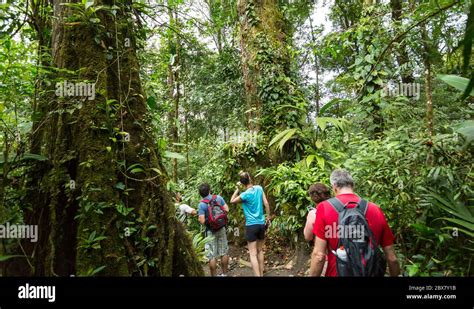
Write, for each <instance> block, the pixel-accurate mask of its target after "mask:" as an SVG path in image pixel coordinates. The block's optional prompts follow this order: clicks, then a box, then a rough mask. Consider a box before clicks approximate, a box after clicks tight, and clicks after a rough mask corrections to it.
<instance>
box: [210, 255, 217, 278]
mask: <svg viewBox="0 0 474 309" xmlns="http://www.w3.org/2000/svg"><path fill="white" fill-rule="evenodd" d="M209 270H210V271H211V276H212V277H215V276H216V275H217V260H216V259H215V258H213V259H211V260H210V261H209Z"/></svg>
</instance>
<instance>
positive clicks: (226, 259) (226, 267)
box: [221, 255, 229, 275]
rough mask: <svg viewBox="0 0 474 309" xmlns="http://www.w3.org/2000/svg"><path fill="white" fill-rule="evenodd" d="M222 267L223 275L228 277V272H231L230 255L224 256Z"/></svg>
mask: <svg viewBox="0 0 474 309" xmlns="http://www.w3.org/2000/svg"><path fill="white" fill-rule="evenodd" d="M221 265H222V273H223V274H224V275H226V274H227V271H228V270H229V256H228V255H224V256H223V257H222V258H221Z"/></svg>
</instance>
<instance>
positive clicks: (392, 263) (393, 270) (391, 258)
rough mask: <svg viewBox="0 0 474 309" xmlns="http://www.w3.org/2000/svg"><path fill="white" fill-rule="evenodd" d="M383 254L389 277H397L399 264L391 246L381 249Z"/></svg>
mask: <svg viewBox="0 0 474 309" xmlns="http://www.w3.org/2000/svg"><path fill="white" fill-rule="evenodd" d="M383 253H384V254H385V258H386V259H387V265H388V272H389V273H390V276H391V277H398V275H400V264H399V263H398V259H397V254H396V253H395V249H394V248H393V245H390V246H386V247H384V248H383Z"/></svg>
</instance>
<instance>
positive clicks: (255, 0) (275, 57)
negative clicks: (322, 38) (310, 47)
mask: <svg viewBox="0 0 474 309" xmlns="http://www.w3.org/2000/svg"><path fill="white" fill-rule="evenodd" d="M238 14H239V19H240V47H241V48H240V50H241V58H242V72H243V78H244V87H245V98H246V103H247V110H248V112H247V124H248V125H247V126H248V129H249V130H256V131H260V132H261V133H263V134H264V135H267V134H268V135H271V134H273V133H274V131H275V128H276V125H277V122H278V121H277V122H275V120H278V119H276V118H275V117H276V116H277V115H275V113H274V112H275V108H276V107H277V106H278V105H283V104H285V103H289V102H285V98H286V96H287V95H288V93H289V91H290V87H289V86H290V85H289V82H288V80H285V77H288V76H289V75H290V72H289V71H290V57H289V55H288V50H287V48H286V45H287V33H286V30H287V29H286V27H287V23H286V21H285V19H284V16H283V15H282V12H281V11H280V8H279V5H278V1H277V0H240V1H239V2H238Z"/></svg>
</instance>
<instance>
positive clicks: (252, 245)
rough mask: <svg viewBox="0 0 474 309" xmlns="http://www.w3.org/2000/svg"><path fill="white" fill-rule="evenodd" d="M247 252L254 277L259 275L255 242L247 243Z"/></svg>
mask: <svg viewBox="0 0 474 309" xmlns="http://www.w3.org/2000/svg"><path fill="white" fill-rule="evenodd" d="M248 247H249V253H250V264H252V269H253V273H254V275H255V277H260V269H259V265H258V258H257V242H256V241H252V242H249V243H248Z"/></svg>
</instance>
